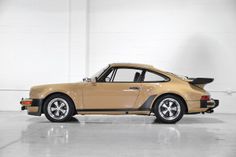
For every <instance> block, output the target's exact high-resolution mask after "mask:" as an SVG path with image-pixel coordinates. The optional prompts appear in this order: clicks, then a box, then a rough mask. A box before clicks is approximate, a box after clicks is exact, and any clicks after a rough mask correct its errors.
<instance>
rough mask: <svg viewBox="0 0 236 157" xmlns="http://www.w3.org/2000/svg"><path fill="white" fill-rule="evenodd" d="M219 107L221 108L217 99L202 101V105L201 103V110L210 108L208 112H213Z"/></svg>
mask: <svg viewBox="0 0 236 157" xmlns="http://www.w3.org/2000/svg"><path fill="white" fill-rule="evenodd" d="M217 106H219V100H216V99H211V100H201V103H200V108H208V110H207V111H209V110H213V109H214V108H216V107H217Z"/></svg>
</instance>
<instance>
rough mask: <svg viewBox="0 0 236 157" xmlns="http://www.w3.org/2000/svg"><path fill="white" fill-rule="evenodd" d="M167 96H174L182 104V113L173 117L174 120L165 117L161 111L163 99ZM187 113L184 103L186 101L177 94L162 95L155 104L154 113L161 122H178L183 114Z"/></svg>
mask: <svg viewBox="0 0 236 157" xmlns="http://www.w3.org/2000/svg"><path fill="white" fill-rule="evenodd" d="M166 98H172V99H175V100H176V101H178V103H179V105H180V113H179V115H178V116H177V117H176V118H175V119H173V120H167V119H164V118H163V117H162V116H161V115H160V113H159V105H160V103H161V101H162V100H164V99H166ZM184 113H185V105H184V102H183V101H182V100H181V99H180V98H179V97H177V96H174V95H165V96H162V97H160V98H158V99H157V101H156V102H155V106H154V114H155V116H156V117H157V120H158V121H159V122H161V123H168V124H172V123H176V122H178V121H179V120H180V119H182V117H183V115H184Z"/></svg>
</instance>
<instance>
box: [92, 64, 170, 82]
mask: <svg viewBox="0 0 236 157" xmlns="http://www.w3.org/2000/svg"><path fill="white" fill-rule="evenodd" d="M113 69H114V71H113V74H112V78H111V80H110V82H101V81H100V80H103V79H104V77H105V76H107V75H106V74H107V72H108V71H110V70H111V71H112V70H113ZM117 69H137V70H141V71H142V73H141V75H140V77H142V78H141V80H140V81H139V82H130V81H127V82H113V80H114V77H115V75H116V72H117ZM111 71H110V72H111ZM146 71H148V72H151V73H154V74H156V75H159V76H161V77H163V78H164V79H165V80H163V81H145V82H144V76H145V74H146ZM109 74H110V73H109ZM109 74H108V75H109ZM169 81H170V78H169V77H168V76H166V75H164V74H161V73H158V72H156V71H153V70H150V69H146V68H141V67H129V66H115V67H111V66H109V67H108V68H107V69H106V70H104V72H103V73H102V74H101V75H100V76H99V77H98V78H97V80H96V82H97V83H163V82H169Z"/></svg>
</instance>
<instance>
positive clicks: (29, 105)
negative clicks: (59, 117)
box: [20, 98, 43, 116]
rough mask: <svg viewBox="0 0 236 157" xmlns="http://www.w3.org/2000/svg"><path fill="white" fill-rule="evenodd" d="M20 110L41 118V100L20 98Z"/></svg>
mask: <svg viewBox="0 0 236 157" xmlns="http://www.w3.org/2000/svg"><path fill="white" fill-rule="evenodd" d="M20 104H21V110H27V111H28V114H29V115H34V116H41V114H42V111H43V110H42V107H43V99H29V98H24V99H23V98H22V100H21V101H20Z"/></svg>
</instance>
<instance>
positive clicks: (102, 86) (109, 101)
mask: <svg viewBox="0 0 236 157" xmlns="http://www.w3.org/2000/svg"><path fill="white" fill-rule="evenodd" d="M141 73H142V70H141V69H134V68H120V67H119V68H114V67H113V68H111V69H110V70H108V71H107V72H106V73H105V74H104V75H103V77H102V78H100V79H99V80H97V82H94V83H91V82H90V83H87V84H85V86H84V90H83V108H84V109H94V110H98V111H99V110H101V111H102V110H111V111H112V110H125V109H132V108H133V107H134V105H135V102H136V100H137V97H138V95H139V93H140V90H141V83H139V77H140V75H141Z"/></svg>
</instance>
